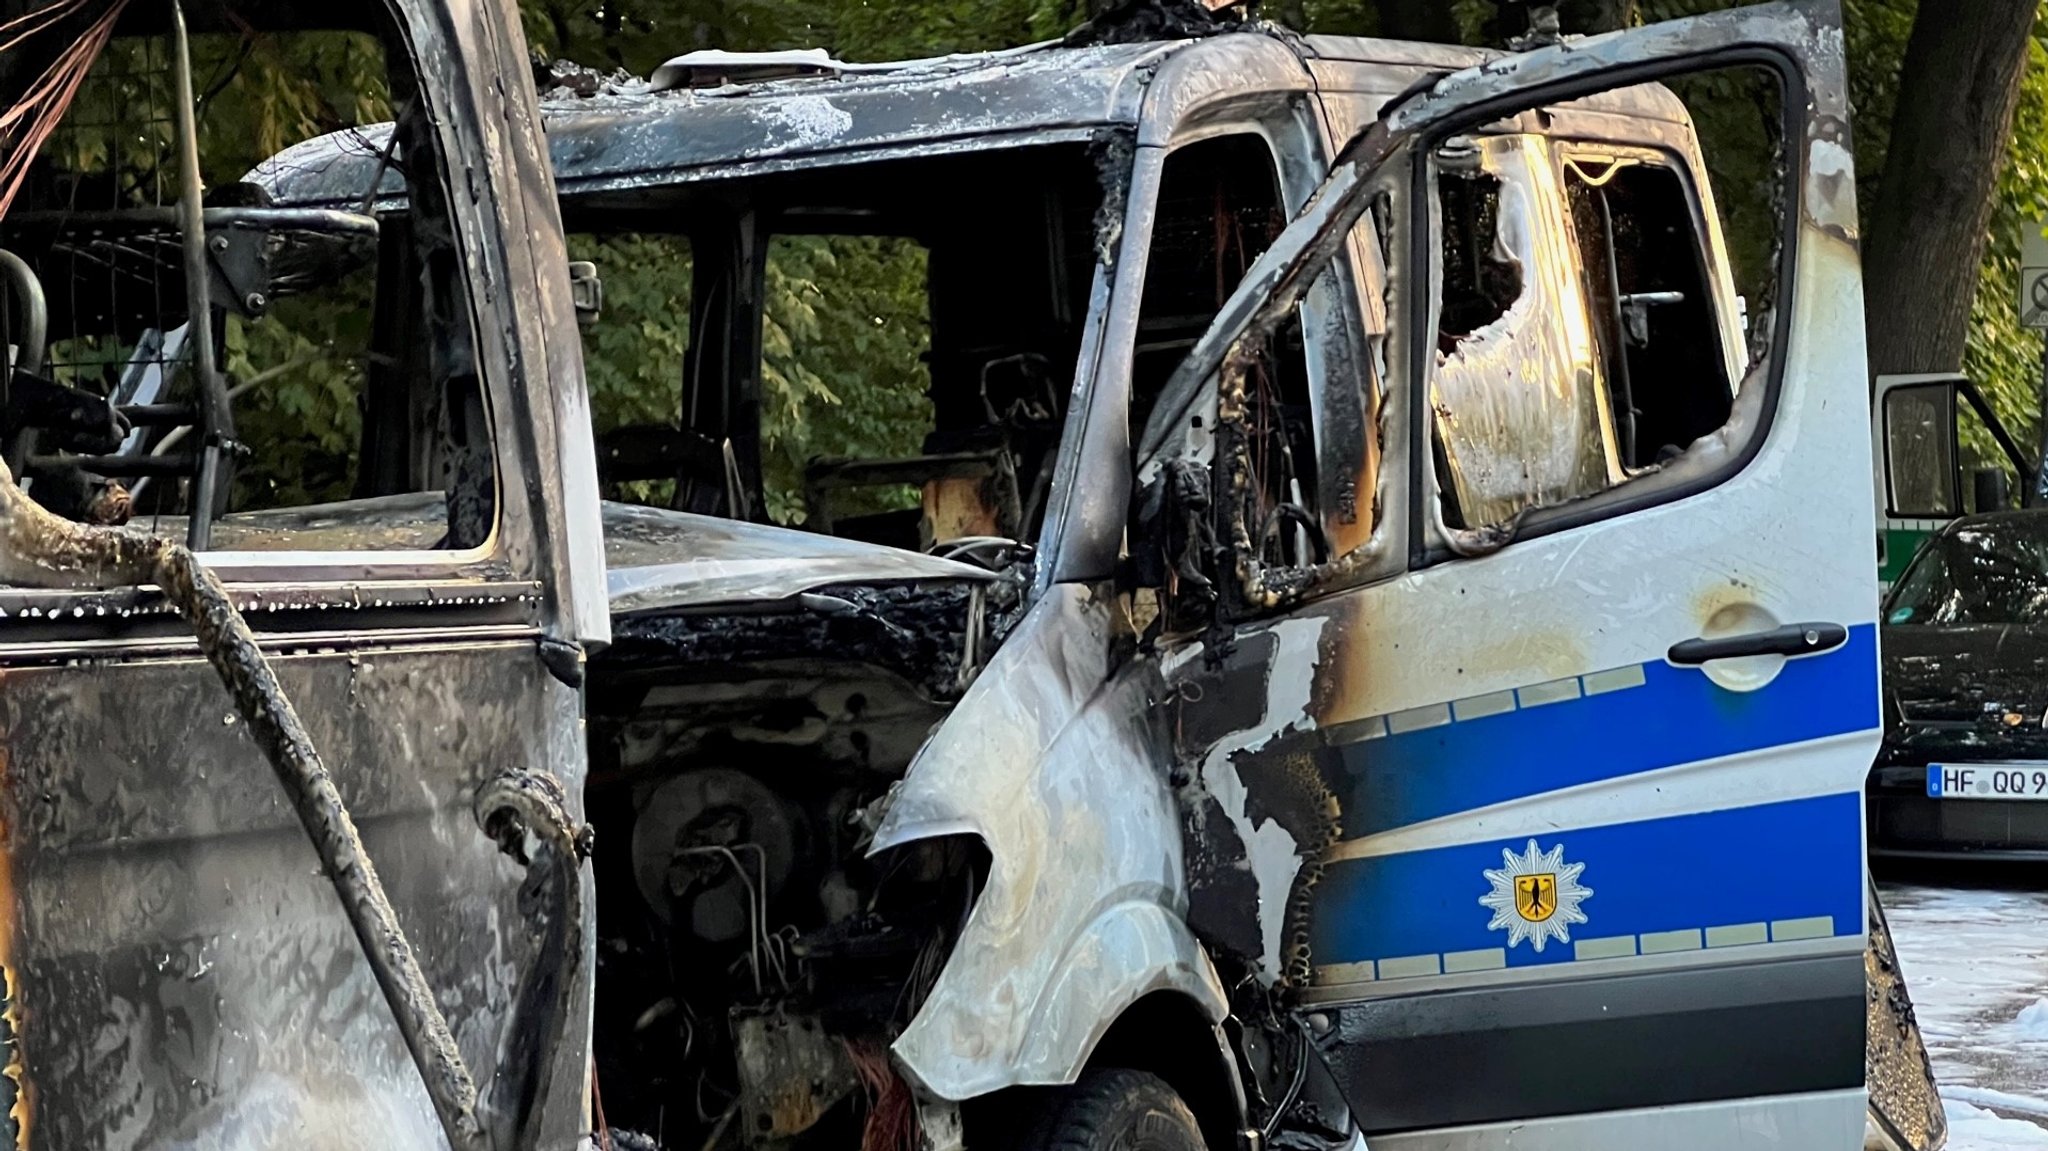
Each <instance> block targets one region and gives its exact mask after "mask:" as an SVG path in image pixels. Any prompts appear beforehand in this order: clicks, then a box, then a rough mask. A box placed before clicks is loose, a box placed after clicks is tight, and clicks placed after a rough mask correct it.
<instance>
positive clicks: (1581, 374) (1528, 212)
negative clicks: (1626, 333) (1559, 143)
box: [1432, 136, 1618, 527]
mask: <svg viewBox="0 0 2048 1151" xmlns="http://www.w3.org/2000/svg"><path fill="white" fill-rule="evenodd" d="M1468 147H1470V148H1471V149H1472V151H1471V152H1470V153H1468V154H1466V155H1463V156H1453V157H1451V163H1449V164H1447V165H1446V168H1447V170H1446V171H1444V172H1443V173H1442V175H1441V178H1440V180H1439V183H1438V196H1439V201H1440V204H1441V207H1442V212H1443V235H1444V237H1445V243H1444V268H1443V283H1444V296H1443V307H1442V313H1441V318H1440V320H1439V322H1438V329H1437V355H1436V374H1435V381H1434V385H1433V388H1432V402H1433V408H1434V416H1435V421H1436V427H1437V445H1438V465H1439V468H1440V470H1441V472H1442V477H1443V480H1444V487H1445V489H1446V492H1447V494H1449V495H1450V496H1451V497H1452V500H1453V501H1454V502H1453V503H1452V504H1451V505H1450V506H1448V507H1447V508H1446V512H1447V518H1448V519H1450V520H1452V522H1454V523H1456V524H1458V525H1459V526H1475V527H1476V526H1480V525H1485V524H1497V523H1504V522H1506V521H1508V520H1510V519H1512V518H1514V517H1515V516H1517V515H1519V514H1521V513H1522V512H1524V511H1527V510H1529V509H1530V508H1534V507H1539V506H1543V505H1547V504H1555V503H1561V502H1564V501H1566V500H1570V499H1576V498H1579V497H1581V496H1587V495H1591V494H1593V493H1594V492H1597V491H1600V490H1601V489H1603V488H1605V487H1607V486H1608V484H1610V483H1611V482H1613V481H1614V480H1615V479H1616V478H1618V476H1617V470H1618V469H1617V465H1616V461H1615V460H1614V458H1613V451H1612V448H1611V445H1610V444H1609V442H1608V439H1607V436H1606V434H1605V428H1604V422H1605V413H1604V410H1603V409H1604V404H1605V397H1604V395H1603V391H1602V389H1603V373H1602V370H1601V365H1600V360H1599V356H1598V354H1597V350H1596V347H1595V343H1594V337H1593V329H1592V325H1591V323H1590V321H1589V319H1588V317H1587V314H1586V309H1585V302H1584V297H1583V296H1582V295H1581V294H1580V292H1579V290H1578V286H1577V284H1576V283H1575V282H1574V280H1573V276H1572V261H1571V259H1570V255H1569V250H1568V248H1567V247H1566V245H1567V243H1568V228H1569V222H1568V221H1569V214H1568V208H1567V206H1566V203H1565V198H1564V195H1563V189H1562V188H1561V187H1560V186H1559V184H1558V181H1557V179H1556V177H1555V175H1554V174H1553V173H1552V171H1551V169H1550V168H1549V166H1548V162H1547V160H1546V158H1545V156H1544V154H1543V151H1542V147H1543V145H1542V141H1541V140H1540V139H1538V138H1536V137H1531V136H1503V137H1495V138H1492V139H1488V140H1486V141H1484V142H1481V143H1479V144H1476V145H1468Z"/></svg>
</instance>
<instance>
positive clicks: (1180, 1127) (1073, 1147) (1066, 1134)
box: [1023, 1068, 1207, 1151]
mask: <svg viewBox="0 0 2048 1151" xmlns="http://www.w3.org/2000/svg"><path fill="white" fill-rule="evenodd" d="M1033 1134H1034V1135H1035V1136H1036V1138H1034V1139H1029V1140H1026V1141H1025V1145H1024V1148H1023V1151H1207V1146H1206V1145H1205V1144H1204V1143H1203V1142H1202V1128H1201V1126H1200V1124H1198V1123H1196V1122H1195V1114H1194V1112H1192V1111H1190V1110H1188V1105H1187V1104H1186V1103H1185V1102H1184V1101H1182V1099H1181V1097H1180V1096H1179V1095H1177V1094H1175V1093H1174V1090H1173V1088H1171V1087H1168V1086H1167V1085H1166V1081H1165V1080H1164V1079H1161V1078H1160V1077H1159V1076H1157V1075H1154V1074H1152V1073H1151V1072H1149V1071H1131V1070H1128V1069H1125V1068H1106V1069H1103V1070H1098V1071H1090V1072H1088V1073H1087V1074H1086V1075H1083V1076H1082V1077H1081V1081H1080V1082H1078V1083H1076V1084H1074V1085H1073V1086H1072V1087H1070V1088H1068V1089H1067V1090H1066V1091H1064V1092H1062V1093H1061V1094H1060V1096H1059V1098H1058V1099H1056V1100H1053V1101H1050V1102H1049V1106H1048V1108H1047V1114H1046V1115H1045V1117H1044V1119H1042V1120H1041V1122H1040V1126H1039V1128H1038V1130H1037V1131H1035V1132H1033Z"/></svg>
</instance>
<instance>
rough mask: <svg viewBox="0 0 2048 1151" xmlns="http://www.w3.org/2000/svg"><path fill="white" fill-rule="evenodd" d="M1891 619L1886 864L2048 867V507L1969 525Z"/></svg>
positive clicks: (1957, 529)
mask: <svg viewBox="0 0 2048 1151" xmlns="http://www.w3.org/2000/svg"><path fill="white" fill-rule="evenodd" d="M1883 619H1884V624H1883V631H1882V649H1883V652H1884V677H1883V683H1884V706H1885V741H1884V747H1883V750H1882V751H1880V752H1879V754H1878V759H1877V763H1876V765H1875V767H1874V768H1873V769H1872V771H1871V773H1870V781H1869V784H1868V797H1869V803H1868V805H1867V808H1868V812H1869V817H1868V818H1869V820H1870V825H1869V830H1870V849H1871V852H1872V854H1873V855H1877V856H1894V857H1900V856H1903V857H1916V856H1917V857H1934V856H1943V857H1970V858H1985V859H1994V858H2025V859H2048V510H2042V509H2031V510H2024V511H2003V512H1993V513H1989V514H1985V515H1977V516H1968V517H1964V518H1962V519H1958V520H1956V521H1955V522H1954V523H1952V524H1950V525H1949V526H1948V527H1947V528H1946V529H1944V530H1943V531H1941V532H1940V533H1938V534H1937V535H1935V536H1933V537H1932V538H1930V539H1929V540H1928V542H1927V543H1926V545H1925V546H1924V547H1922V548H1921V550H1920V552H1919V554H1918V555H1917V556H1915V557H1914V559H1913V562H1912V564H1911V566H1910V567H1908V568H1907V569H1906V572H1905V574H1904V576H1903V577H1902V578H1901V579H1900V580H1899V582H1898V584H1897V585H1896V586H1894V587H1893V589H1892V592H1891V595H1890V597H1889V598H1888V599H1887V600H1886V602H1885V605H1884V616H1883Z"/></svg>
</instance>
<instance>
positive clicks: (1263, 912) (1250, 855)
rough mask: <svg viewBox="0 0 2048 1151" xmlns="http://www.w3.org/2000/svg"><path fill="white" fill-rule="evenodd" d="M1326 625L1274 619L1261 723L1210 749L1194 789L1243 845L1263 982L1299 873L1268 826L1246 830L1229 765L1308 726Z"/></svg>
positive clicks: (1274, 967)
mask: <svg viewBox="0 0 2048 1151" xmlns="http://www.w3.org/2000/svg"><path fill="white" fill-rule="evenodd" d="M1326 622H1328V621H1327V620H1325V619H1324V618H1323V617H1321V616H1309V617H1305V618H1300V619H1289V620H1282V621H1280V622H1279V623H1276V624H1274V625H1273V626H1272V628H1271V629H1269V631H1270V634H1271V635H1272V636H1273V638H1274V639H1275V640H1276V641H1277V642H1278V645H1279V646H1278V648H1277V649H1276V650H1275V651H1274V653H1273V661H1272V663H1271V664H1269V665H1268V668H1267V679H1266V713H1265V716H1264V718H1263V719H1262V720H1261V721H1260V723H1259V724H1258V725H1257V726H1255V727H1249V728H1246V729H1244V730H1243V731H1240V732H1237V733H1236V734H1234V735H1232V736H1230V737H1229V738H1227V739H1224V740H1222V741H1220V742H1218V743H1217V744H1216V745H1215V746H1214V747H1212V748H1210V749H1209V755H1208V758H1207V759H1205V760H1203V761H1202V786H1203V787H1205V788H1206V789H1207V790H1208V792H1209V794H1210V795H1211V796H1213V797H1214V798H1215V800H1216V803H1217V806H1219V807H1221V808H1222V809H1223V814H1224V816H1225V817H1226V818H1228V819H1229V820H1230V824H1231V826H1232V827H1235V828H1236V829H1237V834H1238V838H1239V839H1241V840H1243V841H1244V850H1245V866H1246V867H1247V868H1249V869H1250V871H1251V873H1252V880H1253V882H1254V883H1255V884H1256V885H1257V888H1258V892H1259V937H1260V941H1261V942H1262V943H1263V944H1264V947H1265V954H1264V955H1263V956H1262V962H1261V965H1260V970H1259V974H1260V976H1261V977H1262V978H1264V979H1266V980H1267V981H1269V982H1271V981H1274V980H1277V979H1278V978H1279V977H1280V974H1281V965H1280V944H1281V941H1282V936H1283V934H1284V933H1285V931H1286V927H1287V899H1288V896H1289V895H1290V894H1292V892H1293V891H1294V879H1295V876H1297V875H1299V874H1300V873H1301V862H1302V860H1301V845H1300V844H1299V843H1296V842H1295V839H1294V836H1293V835H1292V834H1290V833H1289V832H1288V830H1287V829H1286V828H1284V827H1282V826H1280V824H1279V823H1277V822H1275V821H1273V820H1270V819H1269V820H1265V821H1264V822H1262V823H1259V824H1257V825H1254V824H1253V822H1252V818H1251V816H1250V815H1249V814H1247V812H1246V799H1247V790H1246V787H1245V782H1244V776H1243V775H1242V773H1241V772H1240V771H1239V770H1238V767H1237V765H1236V764H1235V763H1233V762H1232V759H1233V758H1234V757H1236V756H1237V755H1239V754H1240V753H1243V752H1255V751H1258V750H1260V749H1262V748H1264V747H1265V746H1266V745H1267V744H1269V743H1271V742H1273V739H1274V738H1275V737H1276V736H1279V735H1281V734H1282V733H1285V732H1289V731H1307V730H1308V729H1309V728H1311V727H1313V726H1315V721H1314V720H1313V719H1312V718H1310V716H1309V710H1308V705H1309V700H1310V698H1311V693H1312V692H1313V691H1314V689H1315V673H1316V665H1317V663H1318V662H1319V660H1320V652H1321V643H1322V637H1323V625H1324V624H1325V623H1326Z"/></svg>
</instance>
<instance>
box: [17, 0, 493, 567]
mask: <svg viewBox="0 0 2048 1151" xmlns="http://www.w3.org/2000/svg"><path fill="white" fill-rule="evenodd" d="M150 33H152V35H129V37H117V39H113V41H111V43H109V47H106V49H104V53H100V57H98V59H96V61H94V66H92V68H90V70H88V72H86V74H84V78H82V82H80V88H78V96H76V100H74V102H72V106H70V113H68V115H66V117H63V119H61V121H59V123H57V129H55V131H53V135H51V137H49V141H47V143H45V147H43V150H41V154H39V156H37V160H35V164H33V166H31V168H29V170H27V174H25V180H23V186H20V193H18V197H16V199H14V203H12V205H10V209H8V213H6V217H4V219H0V248H4V250H8V252H10V254H14V256H18V258H20V260H23V268H25V270H27V274H29V276H33V279H35V283H37V285H41V291H43V295H45V299H47V346H45V354H43V356H41V363H39V365H27V363H14V365H10V379H8V401H6V403H4V408H0V424H4V428H0V451H4V453H6V459H8V465H10V467H14V471H16V475H20V477H23V479H25V487H27V489H29V494H31V496H33V498H35V500H39V502H41V504H45V506H47V508H51V510H53V512H59V514H63V516H70V518H78V520H92V522H127V520H129V518H131V516H133V518H135V520H137V522H139V524H145V526H150V528H152V530H160V532H166V535H178V537H190V541H193V543H195V547H213V549H233V551H328V549H377V551H391V549H432V547H440V549H467V547H475V545H481V543H483V541H485V539H487V537H489V530H492V524H494V522H496V471H494V459H492V438H489V428H487V420H485V414H483V389H481V383H479V381H477V367H475V348H473V334H471V330H469V309H467V307H465V305H461V293H463V291H465V285H463V276H461V274H459V270H457V264H455V252H453V248H451V244H453V231H455V229H453V227H451V223H449V221H446V215H449V207H446V201H444V197H442V193H440V162H438V156H436V154H434V141H436V135H434V133H432V131H430V125H426V123H424V117H420V115H416V106H418V100H416V94H414V86H412V76H410V74H408V72H406V70H403V68H397V70H393V68H391V66H393V63H399V61H403V53H391V55H389V59H387V53H385V43H383V39H379V33H369V31H301V33H262V31H254V29H250V27H246V25H240V23H238V25H236V27H233V29H231V31H207V29H197V31H195V35H193V37H190V61H193V78H195V88H197V109H195V121H197V125H195V127H197V131H195V139H197V152H199V170H201V178H203V186H205V201H203V211H205V238H203V246H201V250H203V254H205V260H207V266H205V272H203V281H205V283H207V309H205V311H203V313H199V315H188V311H190V301H188V291H186V270H184V264H186V254H184V244H182V231H180V225H178V211H176V205H178V190H180V186H182V178H180V129H178V119H180V117H178V113H176V109H178V102H176V94H174V84H172V63H174V57H172V53H174V41H172V39H170V37H168V35H156V31H154V29H152V31H150ZM8 63H27V68H6V66H0V86H4V88H8V90H14V88H16V86H18V84H23V82H25V80H33V76H35V74H37V72H39V68H41V61H37V59H25V57H23V59H18V61H8ZM389 121H395V125H393V123H389ZM342 158H375V174H373V176H369V178H367V180H365V182H362V186H358V188H350V190H348V195H346V197H338V199H336V201H334V203H328V205H319V207H297V205H285V203H279V201H276V197H274V193H276V188H279V180H281V178H289V176H293V174H305V172H309V170H317V168H319V166H324V164H334V162H336V160H342ZM387 172H389V174H397V176H399V178H401V180H403V184H406V188H408V193H410V199H412V211H414V213H416V217H414V219H410V221H408V219H391V217H389V215H383V217H379V215H377V213H375V205H373V195H371V193H373V186H375V182H377V180H381V178H383V176H385V174H387ZM18 291H20V285H16V293H18ZM201 350H205V352H207V356H211V363H213V365H215V367H217V377H219V385H217V387H219V391H213V389H209V387H207V383H205V379H203V375H205V373H203V369H201V365H203V358H205V356H201ZM31 367H33V369H35V371H29V369H31ZM209 393H211V395H219V393H225V403H227V406H225V412H219V414H215V416H209V414H207V410H209V403H211V401H209ZM207 477H211V483H213V498H211V502H207V500H205V498H203V494H201V492H203V487H205V483H207V481H209V479H207ZM201 504H205V506H201Z"/></svg>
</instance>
